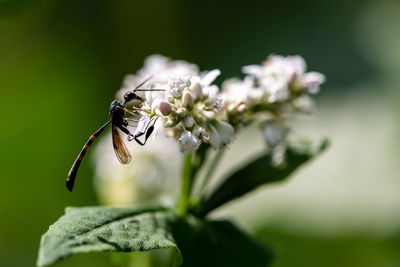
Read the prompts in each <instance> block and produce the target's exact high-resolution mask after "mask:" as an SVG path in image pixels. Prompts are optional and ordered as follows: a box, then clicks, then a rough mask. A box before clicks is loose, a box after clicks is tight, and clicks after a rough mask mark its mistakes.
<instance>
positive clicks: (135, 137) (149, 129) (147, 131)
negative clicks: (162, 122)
mask: <svg viewBox="0 0 400 267" xmlns="http://www.w3.org/2000/svg"><path fill="white" fill-rule="evenodd" d="M157 119H158V117H157V118H155V119H152V120H150V121H149V123H148V124H147V127H146V128H147V129H146V131H145V132H140V133H138V134H136V135H135V136H134V139H135V141H136V143H138V144H139V145H141V146H144V145H145V144H146V142H147V139H148V138H149V137H150V135H151V134H152V133H153V131H154V124H156V122H157ZM150 124H151V125H150ZM149 125H150V126H149ZM144 134H146V135H145V138H144V141H143V142H142V141H140V140H139V139H138V137H140V136H142V135H144Z"/></svg>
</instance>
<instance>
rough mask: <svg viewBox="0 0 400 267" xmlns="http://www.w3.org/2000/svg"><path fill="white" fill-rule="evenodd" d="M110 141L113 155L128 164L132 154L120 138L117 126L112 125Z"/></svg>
mask: <svg viewBox="0 0 400 267" xmlns="http://www.w3.org/2000/svg"><path fill="white" fill-rule="evenodd" d="M112 141H113V147H114V151H115V155H116V156H117V158H118V160H119V161H120V162H121V163H122V164H128V163H129V162H131V160H132V156H131V154H130V153H129V151H128V148H126V145H125V143H124V141H123V140H122V136H121V133H120V132H119V130H118V128H117V126H115V125H112Z"/></svg>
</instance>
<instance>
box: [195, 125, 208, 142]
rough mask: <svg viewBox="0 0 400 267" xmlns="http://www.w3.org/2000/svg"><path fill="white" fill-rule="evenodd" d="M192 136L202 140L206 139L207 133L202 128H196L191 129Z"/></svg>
mask: <svg viewBox="0 0 400 267" xmlns="http://www.w3.org/2000/svg"><path fill="white" fill-rule="evenodd" d="M193 134H194V135H195V136H196V137H197V138H199V139H202V138H203V137H208V133H207V131H206V129H204V128H203V127H199V126H196V127H195V128H194V129H193Z"/></svg>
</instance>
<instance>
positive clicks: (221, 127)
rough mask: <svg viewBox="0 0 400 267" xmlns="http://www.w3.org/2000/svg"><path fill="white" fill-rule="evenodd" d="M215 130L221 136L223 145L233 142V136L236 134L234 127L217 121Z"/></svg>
mask: <svg viewBox="0 0 400 267" xmlns="http://www.w3.org/2000/svg"><path fill="white" fill-rule="evenodd" d="M215 128H216V130H217V132H218V134H219V138H220V141H221V145H226V144H228V143H230V142H231V140H232V136H233V134H234V133H235V130H234V129H233V127H232V125H230V124H229V123H227V122H224V121H220V120H217V124H216V125H215Z"/></svg>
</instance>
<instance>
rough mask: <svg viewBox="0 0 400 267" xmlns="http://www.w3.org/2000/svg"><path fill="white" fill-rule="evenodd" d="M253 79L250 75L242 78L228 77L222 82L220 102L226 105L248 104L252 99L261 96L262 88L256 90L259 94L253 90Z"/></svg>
mask: <svg viewBox="0 0 400 267" xmlns="http://www.w3.org/2000/svg"><path fill="white" fill-rule="evenodd" d="M255 91H256V89H255V88H254V79H253V78H252V77H250V76H247V77H245V78H244V79H243V80H239V79H236V78H234V79H229V80H226V81H225V82H224V83H223V84H222V93H221V98H222V104H223V106H224V107H227V106H228V105H230V104H233V105H236V106H239V105H241V104H247V105H248V104H250V102H251V101H252V100H253V99H257V98H261V97H262V95H263V92H262V90H261V89H260V90H258V91H259V92H260V93H261V94H258V95H257V93H256V92H255Z"/></svg>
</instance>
